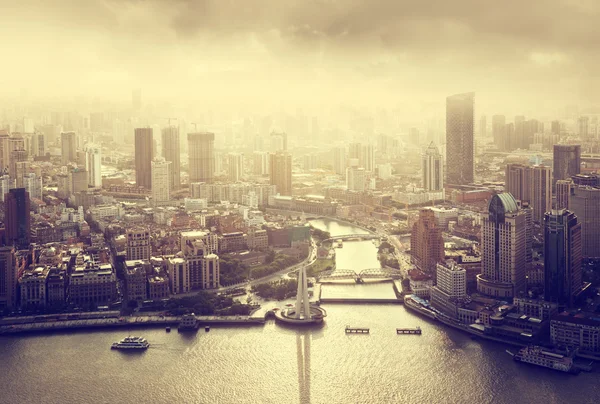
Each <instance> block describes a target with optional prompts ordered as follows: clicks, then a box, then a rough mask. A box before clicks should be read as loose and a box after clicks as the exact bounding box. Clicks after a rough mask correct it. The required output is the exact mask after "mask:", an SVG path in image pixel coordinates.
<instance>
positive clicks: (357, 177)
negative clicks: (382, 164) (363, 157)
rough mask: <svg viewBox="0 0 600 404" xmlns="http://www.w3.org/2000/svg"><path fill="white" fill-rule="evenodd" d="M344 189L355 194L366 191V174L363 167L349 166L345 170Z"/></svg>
mask: <svg viewBox="0 0 600 404" xmlns="http://www.w3.org/2000/svg"><path fill="white" fill-rule="evenodd" d="M346 188H348V190H349V191H357V192H364V191H365V190H366V189H367V173H366V171H365V169H364V168H363V167H358V166H350V167H348V168H347V169H346Z"/></svg>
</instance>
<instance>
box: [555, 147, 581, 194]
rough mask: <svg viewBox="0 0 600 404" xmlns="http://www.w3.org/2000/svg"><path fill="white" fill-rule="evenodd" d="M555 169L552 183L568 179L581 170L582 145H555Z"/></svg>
mask: <svg viewBox="0 0 600 404" xmlns="http://www.w3.org/2000/svg"><path fill="white" fill-rule="evenodd" d="M553 158H554V160H553V161H554V167H553V168H554V169H553V175H554V178H553V180H552V185H553V186H554V185H555V184H556V181H558V180H568V179H569V178H571V177H572V176H573V175H576V174H579V173H580V172H581V146H580V145H563V144H555V145H554V157H553Z"/></svg>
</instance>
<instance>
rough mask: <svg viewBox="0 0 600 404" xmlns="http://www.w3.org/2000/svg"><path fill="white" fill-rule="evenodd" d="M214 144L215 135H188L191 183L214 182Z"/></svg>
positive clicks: (206, 133) (203, 133) (201, 133)
mask: <svg viewBox="0 0 600 404" xmlns="http://www.w3.org/2000/svg"><path fill="white" fill-rule="evenodd" d="M214 143H215V134H214V133H210V132H198V133H188V155H189V175H190V183H191V182H212V181H213V177H214V173H215V152H214Z"/></svg>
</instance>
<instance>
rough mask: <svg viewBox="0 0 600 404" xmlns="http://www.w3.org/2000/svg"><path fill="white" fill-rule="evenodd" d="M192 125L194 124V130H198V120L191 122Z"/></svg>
mask: <svg viewBox="0 0 600 404" xmlns="http://www.w3.org/2000/svg"><path fill="white" fill-rule="evenodd" d="M190 125H194V132H198V124H197V123H196V122H190Z"/></svg>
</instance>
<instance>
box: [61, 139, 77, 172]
mask: <svg viewBox="0 0 600 404" xmlns="http://www.w3.org/2000/svg"><path fill="white" fill-rule="evenodd" d="M60 150H61V153H60V156H61V162H62V163H63V164H68V163H70V162H74V161H77V135H76V134H75V132H62V133H61V134H60Z"/></svg>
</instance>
